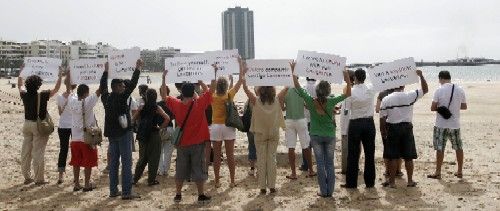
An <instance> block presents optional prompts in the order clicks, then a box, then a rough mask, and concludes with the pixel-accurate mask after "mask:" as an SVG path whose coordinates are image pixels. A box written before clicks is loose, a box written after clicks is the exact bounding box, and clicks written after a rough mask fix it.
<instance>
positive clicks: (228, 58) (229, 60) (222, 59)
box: [201, 49, 240, 75]
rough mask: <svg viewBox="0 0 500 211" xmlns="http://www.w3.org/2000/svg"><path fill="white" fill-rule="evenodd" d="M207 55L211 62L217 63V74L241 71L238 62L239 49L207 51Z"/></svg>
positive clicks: (205, 55)
mask: <svg viewBox="0 0 500 211" xmlns="http://www.w3.org/2000/svg"><path fill="white" fill-rule="evenodd" d="M201 56H204V57H207V58H208V60H209V63H210V64H216V65H217V67H218V70H217V75H230V74H233V73H239V72H240V64H239V63H238V57H239V56H240V55H239V54H238V49H233V50H222V51H206V52H205V53H204V54H203V55H201Z"/></svg>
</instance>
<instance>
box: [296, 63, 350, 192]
mask: <svg viewBox="0 0 500 211" xmlns="http://www.w3.org/2000/svg"><path fill="white" fill-rule="evenodd" d="M291 67H292V71H294V70H295V63H292V64H291ZM344 81H345V82H346V83H347V84H346V87H345V89H344V93H343V94H342V95H340V96H338V97H329V96H330V93H331V86H330V83H328V82H327V81H320V82H319V84H318V85H317V86H316V96H317V97H315V98H313V97H311V95H309V94H308V93H307V91H306V90H305V89H303V88H302V87H301V86H300V83H299V79H298V77H297V76H294V77H293V82H294V85H295V89H296V90H297V93H298V94H299V96H300V97H302V98H303V99H304V102H305V104H306V107H307V109H308V110H309V112H310V115H311V128H310V131H309V135H310V137H311V145H312V147H313V149H314V155H315V158H316V165H317V171H318V173H317V178H318V184H319V190H320V192H319V193H318V196H321V197H332V194H333V188H334V187H335V175H334V173H335V168H334V164H333V159H334V157H333V156H334V155H333V153H334V150H335V123H334V122H333V121H332V116H333V110H334V109H335V105H337V104H338V103H339V102H342V101H343V100H344V99H345V98H347V97H349V96H351V81H350V79H349V74H348V72H347V71H344Z"/></svg>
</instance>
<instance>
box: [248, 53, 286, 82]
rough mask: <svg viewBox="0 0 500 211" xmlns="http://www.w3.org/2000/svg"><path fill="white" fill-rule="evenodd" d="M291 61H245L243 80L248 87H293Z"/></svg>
mask: <svg viewBox="0 0 500 211" xmlns="http://www.w3.org/2000/svg"><path fill="white" fill-rule="evenodd" d="M290 62H292V60H287V59H279V60H264V59H262V60H259V59H254V60H247V67H248V71H247V74H246V75H245V79H246V81H247V84H248V85H249V86H293V78H292V69H291V67H290Z"/></svg>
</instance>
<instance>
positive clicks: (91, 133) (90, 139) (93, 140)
mask: <svg viewBox="0 0 500 211" xmlns="http://www.w3.org/2000/svg"><path fill="white" fill-rule="evenodd" d="M84 105H85V99H83V100H82V120H83V142H84V143H85V144H88V145H90V146H93V147H94V146H97V145H101V142H102V130H101V128H99V125H98V124H97V119H96V120H95V124H96V125H95V126H90V127H86V124H85V107H84ZM94 119H95V115H94Z"/></svg>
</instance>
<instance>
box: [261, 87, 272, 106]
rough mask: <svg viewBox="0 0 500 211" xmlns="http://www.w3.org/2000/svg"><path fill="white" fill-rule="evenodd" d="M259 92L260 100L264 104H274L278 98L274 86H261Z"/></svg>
mask: <svg viewBox="0 0 500 211" xmlns="http://www.w3.org/2000/svg"><path fill="white" fill-rule="evenodd" d="M257 91H258V92H259V98H260V101H261V102H262V104H266V103H268V104H273V103H274V98H275V97H276V89H275V88H274V86H261V87H259V89H258V90H257Z"/></svg>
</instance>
